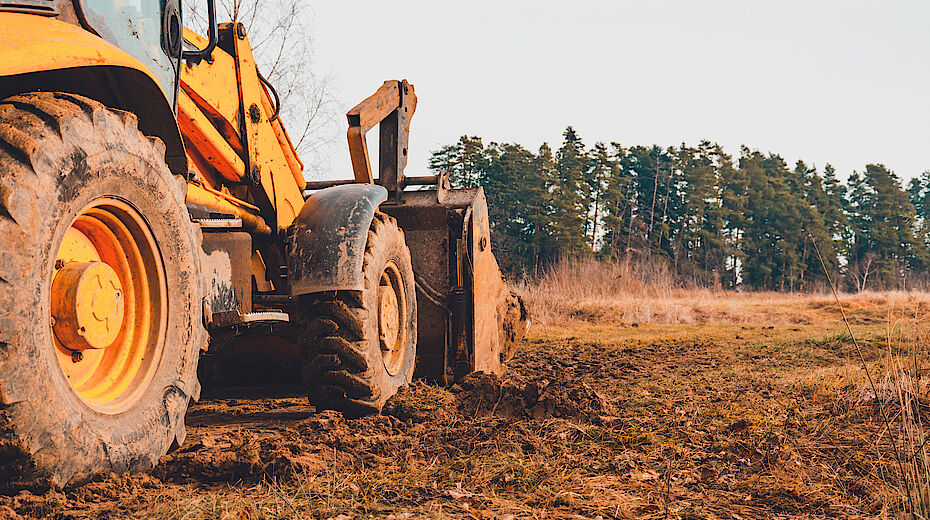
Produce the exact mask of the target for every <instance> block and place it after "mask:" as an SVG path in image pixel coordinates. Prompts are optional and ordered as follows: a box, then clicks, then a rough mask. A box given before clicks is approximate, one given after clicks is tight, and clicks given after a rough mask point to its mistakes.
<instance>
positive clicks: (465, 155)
mask: <svg viewBox="0 0 930 520" xmlns="http://www.w3.org/2000/svg"><path fill="white" fill-rule="evenodd" d="M487 166H488V158H487V157H486V155H485V149H484V144H483V143H482V142H481V138H480V137H477V136H475V137H469V136H467V135H463V136H462V137H460V138H459V140H458V142H457V143H455V144H452V145H447V146H443V147H442V148H440V149H439V150H437V151H435V152H433V154H432V156H431V157H430V160H429V168H430V170H432V171H434V172H437V173H438V172H440V171H446V172H449V183H450V184H451V185H452V187H453V188H473V187H475V186H478V185H479V183H480V179H481V175H482V174H483V172H484V170H485V168H487Z"/></svg>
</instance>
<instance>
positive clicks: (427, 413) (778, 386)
mask: <svg viewBox="0 0 930 520" xmlns="http://www.w3.org/2000/svg"><path fill="white" fill-rule="evenodd" d="M805 305H808V306H809V307H808V308H809V309H810V311H811V316H816V318H812V319H805V320H795V321H798V322H799V323H797V324H792V323H788V324H784V323H781V324H774V325H769V324H764V323H758V324H726V325H721V324H674V325H659V324H636V323H607V324H605V323H604V320H597V321H583V320H581V321H578V320H576V321H572V322H570V323H566V324H565V325H559V326H545V327H538V328H536V329H534V330H532V331H531V333H530V335H529V337H528V338H527V339H526V340H525V341H524V343H523V345H522V346H521V350H520V351H519V353H518V354H517V356H516V357H515V359H514V360H513V361H512V363H511V365H510V370H509V372H508V373H507V374H506V375H505V376H504V377H502V378H498V377H493V376H487V375H472V376H469V377H468V378H467V379H466V380H464V381H462V382H461V383H460V384H457V385H455V386H453V387H451V388H448V389H444V388H439V387H435V386H431V385H427V384H424V383H416V384H414V385H412V386H410V387H408V388H405V389H404V390H402V391H401V392H400V394H398V395H397V396H396V397H394V398H393V399H392V400H391V401H390V402H389V403H388V405H387V407H386V408H385V411H384V413H383V415H380V416H375V417H366V418H361V419H347V418H344V417H343V416H342V415H340V414H338V413H334V412H318V411H316V410H314V409H313V408H312V407H310V406H309V405H308V404H307V402H306V400H305V399H304V398H302V397H301V396H300V395H299V392H297V391H294V390H290V389H286V388H284V389H280V388H279V389H273V390H270V391H269V390H268V389H235V388H234V389H230V388H225V389H213V390H211V391H209V392H205V395H204V398H203V399H202V400H201V401H200V402H199V403H197V404H195V405H194V406H192V407H191V410H190V412H189V413H188V416H187V424H188V436H187V439H186V441H185V443H184V445H183V446H181V447H180V448H179V449H178V450H176V451H174V452H172V453H170V454H168V455H167V456H165V457H164V458H163V459H162V461H161V463H160V464H159V466H158V467H157V468H155V469H154V470H153V471H151V472H150V473H149V474H141V475H133V476H117V475H110V476H104V477H101V478H99V479H98V480H96V481H94V482H91V483H89V484H85V485H82V486H77V487H74V488H69V489H65V490H58V491H51V492H47V493H44V494H32V493H30V492H27V491H22V492H18V493H17V494H12V495H9V496H0V518H20V517H23V518H60V519H83V518H87V519H91V518H93V519H97V518H183V519H204V518H215V519H237V520H238V519H260V518H319V519H338V520H348V519H362V518H386V519H414V518H437V519H439V518H457V519H458V518H461V519H466V518H467V519H486V518H488V519H489V518H501V519H504V518H513V519H516V518H591V519H595V518H603V519H607V518H677V519H689V520H695V519H718V518H719V519H736V520H739V519H748V518H874V517H883V516H889V517H892V516H895V514H896V513H895V512H896V511H897V510H898V508H900V506H901V496H900V493H899V492H898V491H896V489H898V488H897V487H896V486H897V484H896V482H895V478H896V477H895V474H894V467H893V464H892V461H893V457H892V455H891V452H890V448H889V446H890V445H889V443H888V438H887V435H886V434H887V431H886V430H885V428H884V427H883V426H882V422H881V421H880V420H879V419H878V414H877V413H876V406H877V405H876V401H877V398H876V397H875V394H874V393H871V394H870V393H869V392H868V391H867V387H865V386H863V384H862V381H863V380H862V373H861V370H860V369H858V368H857V366H859V365H858V363H859V362H858V354H857V352H856V350H855V347H854V345H853V343H852V341H851V339H850V336H849V335H848V334H847V333H846V332H845V328H844V326H843V324H842V322H841V321H839V319H838V315H833V314H830V313H827V312H826V311H824V307H823V305H821V304H819V303H817V302H809V303H806V304H805ZM876 305H877V304H876ZM863 308H864V309H866V310H868V308H869V307H868V305H866V306H864V307H860V310H861V309H863ZM792 311H793V312H797V311H798V309H797V308H794V309H792ZM883 312H885V311H884V310H882V309H879V310H876V312H875V313H871V314H870V313H868V312H866V311H862V312H861V313H860V314H861V315H862V316H864V317H866V318H868V319H866V318H862V319H859V318H857V316H859V315H858V314H854V318H853V320H854V323H853V330H854V332H855V334H856V336H857V337H858V338H859V341H860V347H861V349H862V352H863V355H864V357H865V359H866V361H867V362H869V363H872V364H873V368H874V367H877V366H878V365H877V364H880V361H881V360H882V359H883V358H884V357H886V356H889V355H894V352H893V351H894V350H895V349H896V348H898V347H897V346H896V345H903V344H905V339H906V338H904V336H907V334H909V333H908V332H906V331H905V330H904V327H903V326H899V325H896V323H898V322H895V321H892V322H890V323H889V322H888V320H887V319H884V318H882V317H881V313H883ZM922 312H924V311H922ZM873 318H875V319H873ZM878 318H881V319H878ZM902 319H903V318H902ZM920 321H921V320H919V319H918V320H916V321H915V326H916V325H919V322H920ZM902 338H904V339H902Z"/></svg>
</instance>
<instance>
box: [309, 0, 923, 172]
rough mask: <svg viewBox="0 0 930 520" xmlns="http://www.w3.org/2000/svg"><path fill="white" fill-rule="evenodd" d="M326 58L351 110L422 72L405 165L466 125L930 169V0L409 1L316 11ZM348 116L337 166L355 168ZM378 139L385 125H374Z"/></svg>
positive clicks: (508, 134) (324, 67)
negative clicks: (384, 86)
mask: <svg viewBox="0 0 930 520" xmlns="http://www.w3.org/2000/svg"><path fill="white" fill-rule="evenodd" d="M313 6H314V7H313V10H314V20H313V29H314V32H315V34H316V49H315V61H316V64H317V65H316V68H317V70H319V71H320V72H324V73H325V72H328V73H330V74H332V76H333V79H334V84H333V86H334V91H333V92H334V94H335V95H336V96H337V98H338V99H339V100H340V102H341V103H342V104H343V105H344V107H343V108H348V107H350V106H351V105H354V104H355V103H356V102H358V101H360V100H361V99H363V98H364V97H366V96H367V95H368V94H370V93H371V92H373V91H374V90H375V89H376V88H377V87H378V86H380V84H381V82H382V81H383V80H385V79H391V78H397V79H400V78H407V79H409V80H410V81H411V82H412V83H413V84H414V85H415V86H416V91H417V96H418V98H419V106H418V108H417V113H416V116H415V117H414V119H413V123H412V128H411V137H410V162H409V165H408V168H407V175H423V174H425V173H426V169H427V161H428V158H429V154H430V152H431V151H433V150H435V149H437V148H439V147H440V146H442V145H444V144H449V143H452V142H454V141H455V140H456V139H457V138H458V137H459V136H460V135H462V134H468V135H479V136H481V137H483V138H484V139H485V142H488V141H502V142H517V143H520V144H522V145H524V146H526V147H527V148H529V149H531V150H534V151H535V150H536V149H537V147H538V146H539V145H540V144H541V143H542V142H544V141H545V142H549V143H550V145H551V146H552V147H553V148H557V147H558V146H559V143H560V140H561V134H562V131H563V130H564V128H565V127H566V125H572V126H574V127H575V129H576V130H577V131H578V132H579V133H580V135H581V136H582V138H583V139H584V141H585V143H586V144H588V145H589V146H590V145H592V144H594V143H595V142H596V141H605V142H609V141H619V142H620V143H622V144H624V145H634V144H643V145H650V144H653V143H655V144H659V145H663V146H667V145H678V144H680V143H682V142H683V141H684V142H686V143H688V144H696V143H697V141H698V140H699V139H705V138H706V139H709V140H712V141H717V142H719V143H721V144H722V145H724V147H725V148H726V150H727V151H728V152H729V153H730V154H732V155H734V156H737V155H738V154H739V146H740V145H743V144H745V145H747V146H749V147H750V148H755V149H759V150H761V151H763V152H768V151H771V152H775V153H779V154H781V155H782V156H783V157H785V159H786V160H788V161H789V163H790V164H792V165H793V163H794V161H796V160H798V159H804V160H805V161H807V162H809V163H814V164H816V165H817V166H818V167H819V168H821V169H822V168H823V166H824V164H826V163H828V162H829V163H832V164H833V165H834V166H835V167H836V168H837V170H838V171H839V173H840V174H841V176H843V177H845V176H847V175H848V174H849V173H851V172H852V171H853V170H862V169H863V167H864V165H865V164H866V163H869V162H882V163H884V164H886V165H887V166H889V167H890V168H891V169H893V170H894V171H895V172H896V173H897V174H898V175H899V176H901V177H903V178H905V179H907V178H910V177H913V176H915V175H918V174H919V173H920V172H922V171H924V170H926V169H930V100H928V97H930V60H928V54H930V2H927V1H926V0H910V1H904V0H900V1H891V0H886V1H871V2H863V1H854V0H844V1H833V0H830V1H825V0H805V1H799V0H779V1H765V2H763V1H754V0H741V1H726V0H712V1H698V0H639V1H626V0H618V1H591V0H575V1H573V2H556V1H549V0H541V1H539V0H537V1H533V2H530V1H507V0H497V1H490V0H470V1H468V2H439V1H429V2H427V1H424V2H416V1H412V0H392V1H390V2H384V1H374V0H372V1H362V0H356V1H352V2H347V1H337V0H328V1H325V2H315V3H314V4H313ZM344 129H345V123H344V119H343V118H340V120H339V134H340V135H339V138H338V139H339V141H338V143H339V146H338V151H335V152H334V153H333V157H332V159H331V163H332V165H333V166H332V168H333V170H334V171H333V175H334V176H338V177H345V176H348V175H349V172H350V171H351V167H350V166H349V162H348V154H347V153H346V152H345V151H344V148H345V146H344V145H343V143H344V137H343V135H344ZM374 135H377V134H376V132H375V133H374Z"/></svg>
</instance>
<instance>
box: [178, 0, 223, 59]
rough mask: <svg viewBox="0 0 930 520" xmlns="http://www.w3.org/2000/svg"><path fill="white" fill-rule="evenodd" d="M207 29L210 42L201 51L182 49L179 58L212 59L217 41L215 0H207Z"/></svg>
mask: <svg viewBox="0 0 930 520" xmlns="http://www.w3.org/2000/svg"><path fill="white" fill-rule="evenodd" d="M207 31H208V36H209V37H210V43H209V44H207V48H206V49H204V50H202V51H184V52H182V53H181V58H183V59H185V60H190V61H193V62H194V63H199V62H200V60H207V61H213V49H215V48H216V44H217V42H218V41H219V37H218V35H217V31H216V0H207Z"/></svg>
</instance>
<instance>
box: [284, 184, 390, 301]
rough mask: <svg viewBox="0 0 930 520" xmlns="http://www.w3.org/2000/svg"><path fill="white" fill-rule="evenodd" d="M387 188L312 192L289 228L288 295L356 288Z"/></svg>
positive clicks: (359, 285) (348, 187)
mask: <svg viewBox="0 0 930 520" xmlns="http://www.w3.org/2000/svg"><path fill="white" fill-rule="evenodd" d="M385 200H387V190H385V189H384V188H382V187H381V186H375V185H371V184H352V185H345V186H334V187H332V188H327V189H325V190H320V191H319V192H317V193H314V194H313V195H312V196H311V197H310V198H309V199H307V202H306V203H305V204H304V207H303V209H301V210H300V214H299V215H298V216H297V219H296V220H295V221H294V225H293V227H292V228H291V229H290V243H289V248H288V260H287V272H288V279H289V285H290V293H291V296H299V295H303V294H312V293H318V292H323V291H360V290H362V289H363V288H364V287H365V285H364V284H365V279H364V276H363V273H362V262H363V260H364V255H365V244H366V242H367V240H368V229H369V227H370V226H371V222H372V219H373V218H374V216H375V211H376V210H377V209H378V205H379V204H381V203H382V202H384V201H385Z"/></svg>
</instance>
